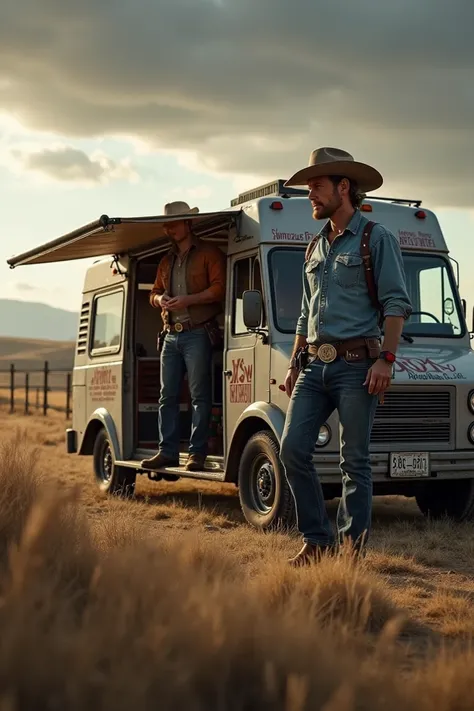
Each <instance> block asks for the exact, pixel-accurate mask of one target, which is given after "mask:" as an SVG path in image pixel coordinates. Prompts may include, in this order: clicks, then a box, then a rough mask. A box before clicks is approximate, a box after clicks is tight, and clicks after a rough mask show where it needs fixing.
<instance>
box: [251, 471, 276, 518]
mask: <svg viewBox="0 0 474 711" xmlns="http://www.w3.org/2000/svg"><path fill="white" fill-rule="evenodd" d="M252 495H253V497H252V498H253V500H254V506H255V508H256V510H257V511H258V512H259V513H261V514H267V513H268V512H269V511H271V509H272V507H273V505H274V502H275V472H274V470H273V466H272V464H271V462H270V461H269V460H268V459H266V458H261V459H260V460H258V461H256V462H255V465H254V476H253V477H252Z"/></svg>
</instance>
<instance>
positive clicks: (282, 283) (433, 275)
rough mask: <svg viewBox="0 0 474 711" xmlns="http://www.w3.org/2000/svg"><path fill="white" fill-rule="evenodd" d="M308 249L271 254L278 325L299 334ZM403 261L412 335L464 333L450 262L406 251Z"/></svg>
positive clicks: (408, 329) (407, 327)
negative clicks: (411, 312)
mask: <svg viewBox="0 0 474 711" xmlns="http://www.w3.org/2000/svg"><path fill="white" fill-rule="evenodd" d="M304 253H305V250H304V249H298V248H295V249H291V248H290V249H288V248H286V249H279V248H277V249H273V250H272V251H271V252H270V255H269V260H270V263H269V269H270V274H271V293H272V302H273V313H274V319H275V326H276V328H277V329H278V330H279V331H281V332H282V333H295V330H296V322H297V321H298V318H299V315H300V308H301V294H302V268H303V261H304ZM403 262H404V265H405V275H406V281H407V288H408V293H409V295H410V299H411V302H412V306H413V314H412V315H411V316H410V318H409V319H408V320H407V321H406V323H405V328H404V333H405V334H406V335H409V336H430V337H444V338H446V337H451V338H452V337H459V336H462V335H464V320H463V318H462V311H461V304H460V301H459V295H458V293H457V290H456V286H455V283H454V280H453V275H452V270H451V268H450V264H449V262H448V261H447V259H445V258H444V257H442V256H441V255H430V254H426V255H424V254H423V255H422V254H408V253H404V255H403Z"/></svg>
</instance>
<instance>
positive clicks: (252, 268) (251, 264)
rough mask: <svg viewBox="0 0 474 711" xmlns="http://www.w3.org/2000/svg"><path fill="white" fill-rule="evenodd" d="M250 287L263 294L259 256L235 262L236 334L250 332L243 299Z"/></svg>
mask: <svg viewBox="0 0 474 711" xmlns="http://www.w3.org/2000/svg"><path fill="white" fill-rule="evenodd" d="M248 289H258V291H260V292H261V294H262V296H263V285H262V275H261V271H260V262H259V260H258V259H257V257H246V258H245V259H239V261H238V262H236V263H235V264H234V288H233V296H234V312H233V314H232V333H233V335H234V336H239V335H243V334H245V335H247V333H248V331H247V328H246V327H245V324H244V319H243V299H242V295H243V293H244V291H247V290H248ZM263 325H265V315H264V317H263V323H262V326H263Z"/></svg>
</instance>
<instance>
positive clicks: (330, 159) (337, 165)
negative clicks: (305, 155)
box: [285, 148, 383, 193]
mask: <svg viewBox="0 0 474 711" xmlns="http://www.w3.org/2000/svg"><path fill="white" fill-rule="evenodd" d="M325 175H341V176H343V177H344V178H349V180H354V181H355V182H356V183H357V185H358V187H359V190H360V191H361V192H363V193H367V192H370V191H371V190H377V188H380V186H381V185H382V183H383V178H382V176H381V175H380V173H379V172H378V170H375V168H372V167H371V166H370V165H366V164H365V163H358V162H357V161H355V160H354V158H353V157H352V156H351V154H350V153H347V152H346V151H343V150H341V149H340V148H317V149H316V150H315V151H313V152H312V153H311V155H310V157H309V163H308V167H307V168H303V169H302V170H299V171H298V172H297V173H295V174H294V175H293V176H292V177H291V178H290V179H289V180H287V181H286V183H285V185H286V186H290V185H307V183H308V180H312V179H314V178H321V177H323V176H325Z"/></svg>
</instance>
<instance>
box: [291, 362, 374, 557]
mask: <svg viewBox="0 0 474 711" xmlns="http://www.w3.org/2000/svg"><path fill="white" fill-rule="evenodd" d="M372 363H373V361H369V360H365V361H359V362H353V363H348V362H346V361H345V360H344V358H338V359H337V360H335V361H333V362H332V363H328V364H327V365H325V364H324V363H321V361H313V362H312V363H310V364H309V365H308V366H307V367H306V368H305V370H304V371H303V372H302V373H301V374H300V376H299V378H298V380H297V382H296V385H295V388H294V390H293V393H292V396H291V400H290V405H289V408H288V412H287V416H286V422H285V428H284V432H283V438H282V443H281V455H280V456H281V460H282V463H283V466H284V468H285V472H286V476H287V479H288V483H289V485H290V488H291V490H292V493H293V496H294V499H295V504H296V513H297V519H298V528H299V531H300V532H301V534H302V535H303V538H304V541H305V543H314V544H319V545H328V544H329V545H331V544H333V543H334V539H335V536H334V533H333V530H332V527H331V523H330V521H329V518H328V515H327V512H326V507H325V504H324V497H323V492H322V488H321V483H320V481H319V479H318V476H317V473H316V469H315V466H314V464H313V460H312V457H313V454H314V451H315V447H316V441H317V438H318V434H319V429H320V427H321V425H323V424H324V423H325V422H326V420H327V419H328V417H329V416H330V415H331V413H332V412H333V411H334V410H335V409H337V411H338V414H339V421H340V447H341V463H340V468H341V472H342V498H341V501H340V504H339V509H338V512H337V532H338V541H339V543H342V542H343V540H344V538H351V539H352V542H353V543H361V542H362V536H363V543H365V542H366V541H367V539H368V535H369V532H370V524H371V513H372V471H371V467H370V455H369V444H370V434H371V430H372V425H373V421H374V415H375V410H376V407H377V396H375V395H369V393H368V390H367V386H364V385H363V383H364V381H365V378H366V376H367V372H368V370H369V368H370V366H371V365H372Z"/></svg>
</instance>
